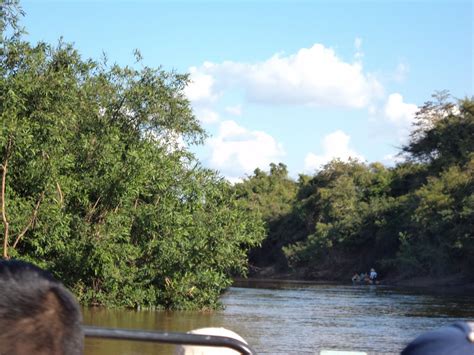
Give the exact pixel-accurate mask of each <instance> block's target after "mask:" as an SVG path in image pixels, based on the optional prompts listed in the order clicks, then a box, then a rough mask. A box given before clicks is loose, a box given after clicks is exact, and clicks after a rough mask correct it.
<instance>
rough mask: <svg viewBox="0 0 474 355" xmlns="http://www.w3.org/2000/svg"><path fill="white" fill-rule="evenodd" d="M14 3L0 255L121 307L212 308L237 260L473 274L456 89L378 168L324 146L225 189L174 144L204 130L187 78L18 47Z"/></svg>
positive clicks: (405, 276) (470, 111) (465, 137)
mask: <svg viewBox="0 0 474 355" xmlns="http://www.w3.org/2000/svg"><path fill="white" fill-rule="evenodd" d="M22 15H23V12H22V11H21V8H20V6H19V2H18V1H17V0H9V1H4V2H3V3H2V5H1V12H0V18H1V21H0V30H1V42H0V73H1V75H0V116H1V126H0V173H1V185H0V186H1V187H0V206H1V221H0V238H1V252H2V254H3V258H5V259H9V258H18V259H23V260H25V261H29V262H32V263H34V264H36V265H38V266H39V267H41V268H44V269H48V270H49V271H51V272H52V273H53V275H54V276H55V277H56V278H58V279H59V280H61V281H62V282H63V283H64V284H65V285H66V286H67V287H68V288H69V289H71V290H72V291H73V292H74V293H75V295H76V296H77V297H78V299H79V300H80V302H81V303H82V304H84V305H94V306H108V307H128V308H161V309H215V308H219V307H220V302H219V297H220V295H221V294H222V292H223V291H224V290H225V289H226V288H227V287H229V286H230V285H231V283H232V277H236V276H245V275H246V274H247V271H248V265H249V261H250V265H254V266H256V267H257V268H261V269H262V270H265V268H268V267H272V268H274V272H275V274H274V275H283V273H289V274H288V275H292V276H291V277H295V275H299V274H298V273H301V275H302V277H304V278H305V279H311V280H350V277H351V275H353V274H354V272H360V271H364V270H365V271H367V270H369V269H370V268H371V267H374V268H375V269H376V270H377V272H379V275H380V279H383V278H385V279H386V280H397V279H399V280H410V279H411V280H415V279H416V278H417V277H421V278H423V277H426V278H439V279H441V278H444V277H449V275H462V276H463V277H465V278H466V280H472V279H473V277H474V275H473V274H472V270H474V235H473V233H474V232H473V231H474V181H473V176H474V99H473V98H465V99H460V100H455V99H453V98H451V97H450V95H449V94H447V92H440V93H437V94H435V95H434V99H433V101H428V102H427V103H425V105H423V106H422V107H420V110H419V112H418V114H417V116H416V119H415V123H414V125H413V131H412V134H411V136H410V140H409V142H408V143H407V144H406V145H405V146H403V147H402V148H401V152H400V156H399V158H400V162H398V163H397V164H396V165H395V166H393V167H387V166H384V165H383V164H381V163H377V162H375V163H370V164H369V163H366V162H361V161H357V160H350V161H348V162H343V161H340V160H337V159H336V160H333V161H331V162H330V163H328V164H327V165H325V166H324V167H322V168H321V169H319V170H318V171H315V172H314V174H312V175H307V174H301V175H300V176H299V178H298V179H297V180H294V179H291V178H290V177H289V176H288V170H287V167H286V166H285V164H283V163H272V164H270V167H269V168H270V169H269V171H268V172H266V171H263V170H261V169H256V170H255V171H254V174H253V175H252V176H248V177H247V178H245V179H244V180H243V181H242V182H241V183H237V184H235V185H233V184H231V183H230V182H228V181H226V180H225V179H224V178H223V177H222V176H220V174H219V173H218V172H216V171H213V170H210V169H207V168H205V167H203V166H202V164H201V163H200V162H199V161H198V160H197V158H196V157H195V156H194V154H193V153H192V151H191V148H190V147H192V146H194V145H199V144H203V142H204V140H205V139H206V137H207V134H206V132H205V131H204V129H203V128H202V127H201V125H200V123H199V121H198V120H197V118H196V117H195V115H194V114H193V112H192V108H191V105H190V102H189V100H188V99H187V98H186V96H185V95H184V88H185V87H186V85H187V84H188V82H189V76H188V75H187V74H179V73H176V72H167V71H164V70H163V69H162V68H150V67H147V66H145V65H144V64H143V61H142V59H141V55H140V53H138V52H137V53H135V57H136V61H137V63H136V64H135V65H134V66H119V65H117V64H109V63H108V61H107V59H106V58H103V59H101V60H94V59H84V58H83V57H82V56H81V54H80V53H79V52H78V51H77V50H76V49H75V48H74V46H73V45H72V44H68V43H64V42H63V41H62V40H60V41H58V43H57V44H56V45H51V44H48V43H43V42H39V43H30V42H28V41H26V40H25V39H24V32H23V30H22V29H21V27H20V26H19V20H20V18H21V16H22ZM183 142H184V144H183ZM295 270H298V271H297V273H295ZM302 270H304V273H303V271H302ZM251 271H252V270H251ZM298 277H299V276H298ZM468 282H470V281H466V283H468Z"/></svg>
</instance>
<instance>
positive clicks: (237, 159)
mask: <svg viewBox="0 0 474 355" xmlns="http://www.w3.org/2000/svg"><path fill="white" fill-rule="evenodd" d="M208 145H209V147H210V148H211V157H210V159H209V164H210V165H211V167H212V168H214V169H217V170H219V171H220V172H221V173H222V174H223V175H224V176H226V177H227V178H228V179H229V180H230V181H234V180H235V179H236V178H238V177H242V176H243V175H244V174H251V173H252V172H253V171H254V170H255V168H257V167H259V168H263V169H265V168H266V167H267V166H268V165H269V164H270V163H271V162H276V161H278V160H279V159H280V158H281V157H283V155H284V151H283V148H282V146H281V144H279V143H278V142H277V141H276V140H275V138H273V137H272V136H270V135H269V134H267V133H265V132H262V131H250V130H248V129H246V128H244V127H242V126H239V125H238V124H237V123H236V122H235V121H231V120H229V121H223V122H221V124H220V127H219V132H218V135H217V137H215V138H212V139H210V140H209V143H208Z"/></svg>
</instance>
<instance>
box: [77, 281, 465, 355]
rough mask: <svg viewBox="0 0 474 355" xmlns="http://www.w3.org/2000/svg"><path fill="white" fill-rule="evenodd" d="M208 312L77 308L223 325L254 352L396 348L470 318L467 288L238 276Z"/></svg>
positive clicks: (162, 321)
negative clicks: (242, 279)
mask: <svg viewBox="0 0 474 355" xmlns="http://www.w3.org/2000/svg"><path fill="white" fill-rule="evenodd" d="M222 302H223V303H224V305H225V309H224V310H222V311H215V312H171V311H131V310H107V309H98V308H85V309H84V310H83V312H84V323H85V324H87V325H94V326H103V327H120V328H129V329H146V330H162V331H171V332H173V331H188V330H191V329H195V328H200V327H209V326H213V327H221V326H223V327H226V328H229V329H231V330H233V331H235V332H237V333H239V334H240V335H241V336H243V337H244V338H245V339H246V340H247V341H248V343H249V344H250V345H251V346H252V347H253V348H254V349H255V350H256V351H257V353H258V354H275V355H277V354H318V353H319V351H320V350H322V349H331V350H353V351H365V352H367V353H368V354H393V353H395V354H396V353H399V352H400V350H401V349H403V347H404V345H405V344H406V343H407V342H409V341H410V340H411V339H413V338H414V337H416V336H417V335H418V334H420V333H421V332H424V331H426V330H430V329H434V328H438V327H441V326H444V325H449V324H451V323H454V322H456V321H458V320H466V319H471V320H472V319H474V295H473V293H472V291H471V292H461V291H459V290H456V291H453V290H449V289H447V290H440V289H438V290H426V289H425V290H415V289H402V288H393V287H388V286H350V285H328V284H314V283H298V282H273V281H271V282H270V281H267V282H265V281H260V282H255V281H246V282H238V283H236V284H234V286H233V287H231V288H230V289H229V290H228V291H227V292H226V293H225V294H224V295H223V297H222ZM85 353H86V354H97V355H109V354H110V355H112V354H113V355H132V354H173V347H172V346H169V345H157V344H149V343H140V342H127V341H111V340H101V339H87V340H86V351H85Z"/></svg>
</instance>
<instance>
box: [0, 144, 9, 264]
mask: <svg viewBox="0 0 474 355" xmlns="http://www.w3.org/2000/svg"><path fill="white" fill-rule="evenodd" d="M11 147H12V137H11V136H10V138H9V139H8V144H7V149H6V151H5V160H4V162H3V164H1V165H0V166H1V168H2V189H1V191H0V198H1V206H2V221H3V226H4V232H3V258H4V259H9V258H10V257H9V256H8V227H9V223H8V218H7V212H6V210H5V187H6V181H7V171H8V158H9V157H10V150H11Z"/></svg>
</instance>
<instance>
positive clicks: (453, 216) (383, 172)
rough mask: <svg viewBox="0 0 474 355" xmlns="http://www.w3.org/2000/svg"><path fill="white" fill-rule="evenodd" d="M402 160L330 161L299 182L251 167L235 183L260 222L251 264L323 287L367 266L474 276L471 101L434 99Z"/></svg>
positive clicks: (398, 273) (281, 172) (401, 273)
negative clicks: (262, 227) (263, 232)
mask: <svg viewBox="0 0 474 355" xmlns="http://www.w3.org/2000/svg"><path fill="white" fill-rule="evenodd" d="M400 158H401V159H402V160H403V161H402V162H400V163H399V164H397V165H396V166H394V167H386V166H384V165H382V164H380V163H371V164H368V163H365V162H360V161H357V160H350V161H349V162H342V161H339V160H334V161H332V162H330V163H328V164H327V165H325V166H324V167H323V168H321V169H320V170H318V171H316V172H315V173H314V174H313V175H300V178H299V180H298V181H292V180H291V179H289V177H288V174H287V171H286V167H285V166H284V165H282V164H280V165H279V166H278V169H276V165H275V164H272V165H271V168H270V172H269V173H264V172H262V171H261V170H256V171H255V172H254V174H253V175H252V176H250V177H248V178H247V179H245V180H244V181H243V182H242V183H241V184H238V185H237V186H236V189H237V191H238V194H239V196H240V198H241V199H243V200H244V201H245V202H246V203H247V204H248V207H249V208H250V209H252V210H258V211H262V213H263V216H264V218H265V220H266V225H267V237H266V238H265V240H264V242H263V245H262V247H261V248H258V249H256V250H253V251H252V254H251V256H252V259H251V261H252V263H254V264H256V265H257V266H268V265H276V266H278V267H279V268H280V269H281V270H285V269H287V268H290V269H293V270H299V271H302V272H303V273H302V275H303V276H304V277H307V278H312V279H318V278H319V279H326V280H327V279H346V280H347V279H348V275H352V274H353V273H354V272H357V271H363V270H365V271H367V270H368V269H369V268H371V267H373V266H376V267H377V268H378V269H379V270H380V271H382V273H383V274H384V275H389V274H390V275H392V276H395V277H413V276H435V277H438V276H444V275H463V276H465V277H469V278H472V272H470V271H472V270H473V269H474V263H473V260H474V170H473V168H474V100H473V99H472V98H466V99H461V100H453V99H452V98H451V97H450V96H449V94H448V93H447V92H439V93H436V94H434V95H433V100H432V101H428V102H426V103H425V104H424V105H423V106H422V107H421V108H420V109H419V111H418V113H417V115H416V117H415V122H414V125H413V130H412V133H411V135H410V139H409V141H408V143H407V144H406V145H405V146H404V147H402V149H401V151H400ZM300 275H301V273H300Z"/></svg>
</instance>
